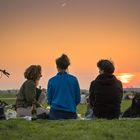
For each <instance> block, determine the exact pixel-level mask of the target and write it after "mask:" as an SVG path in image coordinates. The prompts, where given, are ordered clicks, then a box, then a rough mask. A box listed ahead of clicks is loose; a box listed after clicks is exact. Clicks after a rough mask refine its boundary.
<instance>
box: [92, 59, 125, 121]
mask: <svg viewBox="0 0 140 140" xmlns="http://www.w3.org/2000/svg"><path fill="white" fill-rule="evenodd" d="M110 65H111V66H110ZM98 67H99V68H100V70H101V71H100V74H99V75H98V76H97V78H96V79H95V80H94V81H93V82H92V83H91V86H90V104H91V106H92V107H93V112H94V115H95V116H96V117H97V118H106V119H113V118H118V117H119V115H120V104H121V99H122V94H123V89H122V84H121V82H120V81H119V80H117V78H116V77H115V76H114V75H113V74H112V73H113V72H114V69H115V68H114V66H113V64H112V63H111V62H110V61H109V60H102V61H99V62H98ZM109 70H110V71H109Z"/></svg>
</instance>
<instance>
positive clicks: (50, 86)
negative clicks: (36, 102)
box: [47, 81, 53, 105]
mask: <svg viewBox="0 0 140 140" xmlns="http://www.w3.org/2000/svg"><path fill="white" fill-rule="evenodd" d="M47 94H48V96H47V97H48V98H47V100H48V104H49V105H51V103H52V98H53V87H52V85H51V82H50V81H49V82H48V87H47Z"/></svg>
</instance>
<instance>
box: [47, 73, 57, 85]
mask: <svg viewBox="0 0 140 140" xmlns="http://www.w3.org/2000/svg"><path fill="white" fill-rule="evenodd" d="M56 80H57V75H56V76H53V77H52V78H50V79H49V81H48V83H52V82H54V81H56Z"/></svg>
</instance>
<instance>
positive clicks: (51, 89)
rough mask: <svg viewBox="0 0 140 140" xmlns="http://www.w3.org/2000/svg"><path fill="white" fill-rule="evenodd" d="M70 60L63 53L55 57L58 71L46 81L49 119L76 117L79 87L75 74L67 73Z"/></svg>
mask: <svg viewBox="0 0 140 140" xmlns="http://www.w3.org/2000/svg"><path fill="white" fill-rule="evenodd" d="M69 65H70V60H69V58H68V57H67V55H65V54H63V55H62V56H61V57H59V58H58V59H56V66H57V70H58V73H57V75H56V76H54V77H53V78H51V79H50V80H49V82H48V104H49V105H50V107H51V109H50V114H49V117H50V119H51V120H59V119H76V118H77V114H76V107H77V105H78V104H79V103H80V99H81V96H80V87H79V83H78V80H77V78H76V77H75V76H73V75H71V74H69V73H68V66H69Z"/></svg>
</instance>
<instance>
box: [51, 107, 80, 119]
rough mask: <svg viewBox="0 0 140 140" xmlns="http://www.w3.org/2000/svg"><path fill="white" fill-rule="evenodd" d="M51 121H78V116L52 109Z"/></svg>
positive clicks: (73, 113)
mask: <svg viewBox="0 0 140 140" xmlns="http://www.w3.org/2000/svg"><path fill="white" fill-rule="evenodd" d="M49 119H50V120H62V119H77V114H76V113H75V112H67V111H62V110H56V109H53V108H51V109H50V114H49Z"/></svg>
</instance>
